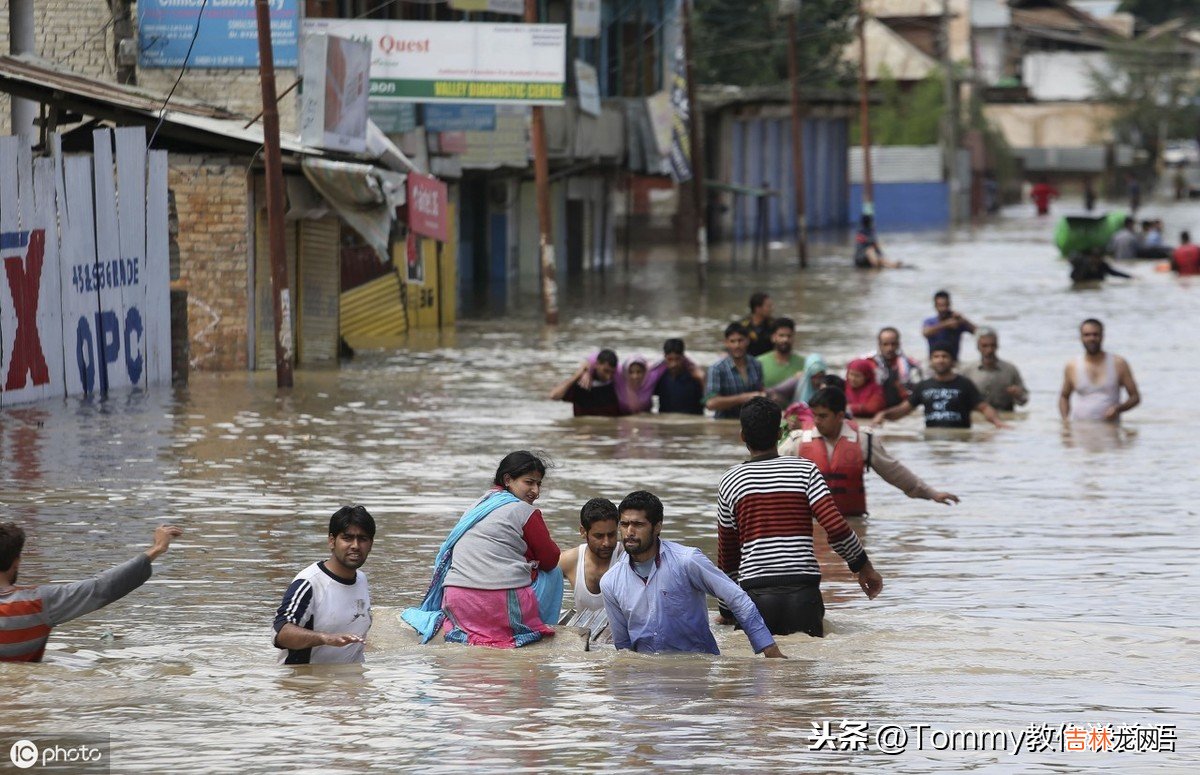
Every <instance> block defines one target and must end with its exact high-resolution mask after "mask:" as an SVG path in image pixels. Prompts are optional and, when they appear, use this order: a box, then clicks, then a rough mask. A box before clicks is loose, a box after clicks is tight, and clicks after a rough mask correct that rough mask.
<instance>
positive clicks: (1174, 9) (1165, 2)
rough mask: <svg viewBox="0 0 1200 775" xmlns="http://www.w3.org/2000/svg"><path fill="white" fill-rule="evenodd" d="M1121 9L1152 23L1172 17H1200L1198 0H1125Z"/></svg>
mask: <svg viewBox="0 0 1200 775" xmlns="http://www.w3.org/2000/svg"><path fill="white" fill-rule="evenodd" d="M1120 10H1122V11H1125V12H1126V13H1131V14H1133V15H1134V16H1136V17H1138V18H1139V19H1143V20H1145V21H1148V22H1150V23H1151V24H1162V23H1163V22H1167V21H1171V20H1172V19H1193V20H1195V19H1200V3H1197V2H1196V0H1124V2H1122V3H1121V7H1120Z"/></svg>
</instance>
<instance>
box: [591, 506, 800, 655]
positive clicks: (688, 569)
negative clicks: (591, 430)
mask: <svg viewBox="0 0 1200 775" xmlns="http://www.w3.org/2000/svg"><path fill="white" fill-rule="evenodd" d="M617 511H618V521H617V529H618V530H619V531H620V534H621V541H622V543H623V544H624V546H625V552H626V558H625V559H624V560H622V561H621V562H619V563H616V564H614V565H613V566H612V567H611V568H609V569H608V572H607V573H605V574H604V576H603V577H602V578H601V579H600V591H601V592H602V593H603V594H604V608H605V610H606V611H607V613H608V623H609V629H610V631H611V632H612V637H613V645H615V646H616V647H617V649H618V650H620V649H629V650H631V651H638V652H642V653H651V654H653V653H659V652H670V651H684V652H696V653H701V654H720V653H721V652H720V651H719V650H718V649H717V641H716V638H714V637H713V634H712V630H711V629H709V626H708V605H707V601H706V595H712V596H713V597H716V598H719V599H720V600H721V602H722V603H724V604H725V606H726V607H727V608H728V609H729V610H730V611H732V612H733V615H734V616H735V617H736V618H737V621H738V624H740V625H741V627H742V629H743V630H745V632H746V637H747V638H748V639H749V640H750V645H751V646H753V647H754V653H756V654H759V653H761V654H762V655H763V656H766V657H775V658H781V659H786V657H784V655H783V652H781V651H780V650H779V647H778V646H776V645H775V639H774V638H772V637H771V631H770V630H768V629H767V625H766V623H764V622H763V618H762V615H761V614H759V612H758V608H757V607H756V606H755V605H754V602H753V601H752V600H751V599H750V598H749V596H747V595H746V593H745V592H744V591H742V588H741V587H739V586H738V585H737V584H735V583H734V582H733V581H731V580H730V578H729V576H727V575H725V574H724V573H722V572H721V571H720V570H718V569H717V566H715V565H713V564H712V561H711V560H709V559H708V558H707V557H705V556H704V554H703V553H702V552H701V551H700V550H699V549H692V548H689V547H686V546H683V545H681V544H677V543H675V542H674V541H664V540H662V539H661V538H659V537H658V534H659V533H660V532H661V531H662V521H663V505H662V501H660V500H659V499H658V498H657V497H656V496H655V495H654V494H652V493H649V492H646V491H645V490H638V491H637V492H631V493H629V495H627V496H625V500H623V501H621V505H620V506H619V507H618V510H617Z"/></svg>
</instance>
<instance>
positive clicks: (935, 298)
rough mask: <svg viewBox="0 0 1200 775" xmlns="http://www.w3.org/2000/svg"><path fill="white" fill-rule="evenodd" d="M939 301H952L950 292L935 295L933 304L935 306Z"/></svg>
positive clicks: (945, 291)
mask: <svg viewBox="0 0 1200 775" xmlns="http://www.w3.org/2000/svg"><path fill="white" fill-rule="evenodd" d="M938 299H945V300H946V301H950V291H947V290H945V289H943V290H940V291H938V292H937V293H935V294H933V303H934V304H936V303H937V300H938Z"/></svg>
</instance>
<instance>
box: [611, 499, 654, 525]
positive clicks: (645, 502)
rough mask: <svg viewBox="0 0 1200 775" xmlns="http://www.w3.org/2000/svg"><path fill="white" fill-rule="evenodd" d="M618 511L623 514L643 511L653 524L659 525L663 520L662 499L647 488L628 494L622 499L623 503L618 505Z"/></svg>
mask: <svg viewBox="0 0 1200 775" xmlns="http://www.w3.org/2000/svg"><path fill="white" fill-rule="evenodd" d="M617 511H618V512H619V513H621V514H624V513H625V512H627V511H640V512H643V513H644V514H645V515H646V519H647V520H648V521H649V522H650V524H651V525H658V524H661V523H662V521H663V505H662V501H660V500H659V499H658V496H657V495H655V494H654V493H652V492H646V491H645V490H634V491H633V492H631V493H629V494H628V495H626V496H625V497H624V498H623V499H621V505H620V506H618V507H617Z"/></svg>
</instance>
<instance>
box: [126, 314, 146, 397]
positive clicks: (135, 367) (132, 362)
mask: <svg viewBox="0 0 1200 775" xmlns="http://www.w3.org/2000/svg"><path fill="white" fill-rule="evenodd" d="M131 335H136V338H133V337H132V336H131ZM131 338H133V341H130V339H131ZM124 344H125V370H126V371H127V372H129V381H130V382H132V383H133V384H135V385H136V384H137V383H138V381H139V380H141V378H142V313H140V312H138V311H137V307H130V308H129V311H128V312H126V313H125V339H124ZM134 356H137V357H134Z"/></svg>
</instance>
